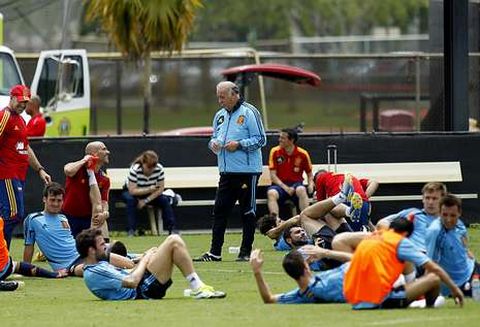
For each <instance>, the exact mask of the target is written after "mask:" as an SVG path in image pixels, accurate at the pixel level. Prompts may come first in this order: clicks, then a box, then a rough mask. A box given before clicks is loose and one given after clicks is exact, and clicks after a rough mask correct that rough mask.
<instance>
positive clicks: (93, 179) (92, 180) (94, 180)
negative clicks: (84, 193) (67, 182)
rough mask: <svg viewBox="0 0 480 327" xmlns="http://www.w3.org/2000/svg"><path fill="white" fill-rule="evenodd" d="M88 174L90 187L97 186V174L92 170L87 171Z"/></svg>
mask: <svg viewBox="0 0 480 327" xmlns="http://www.w3.org/2000/svg"><path fill="white" fill-rule="evenodd" d="M87 174H88V186H92V185H96V184H97V178H96V177H95V172H94V171H93V170H91V169H87Z"/></svg>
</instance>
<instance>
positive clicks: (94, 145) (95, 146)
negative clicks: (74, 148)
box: [85, 141, 105, 154]
mask: <svg viewBox="0 0 480 327" xmlns="http://www.w3.org/2000/svg"><path fill="white" fill-rule="evenodd" d="M104 146H105V144H103V142H100V141H94V142H90V143H88V144H87V146H86V147H85V154H95V153H97V152H98V150H99V149H101V148H102V147H104Z"/></svg>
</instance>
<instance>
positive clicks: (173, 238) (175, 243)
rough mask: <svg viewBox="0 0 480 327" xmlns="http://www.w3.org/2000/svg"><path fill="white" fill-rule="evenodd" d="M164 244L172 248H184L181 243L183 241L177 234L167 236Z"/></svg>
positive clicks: (183, 244) (183, 243)
mask: <svg viewBox="0 0 480 327" xmlns="http://www.w3.org/2000/svg"><path fill="white" fill-rule="evenodd" d="M165 242H167V243H168V244H170V246H172V247H185V242H184V241H183V239H182V238H181V237H180V235H178V234H172V235H169V236H168V237H167V238H166V239H165Z"/></svg>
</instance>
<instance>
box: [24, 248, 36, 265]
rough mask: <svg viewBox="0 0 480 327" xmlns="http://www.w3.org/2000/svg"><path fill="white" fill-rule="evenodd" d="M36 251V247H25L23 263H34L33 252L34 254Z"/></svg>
mask: <svg viewBox="0 0 480 327" xmlns="http://www.w3.org/2000/svg"><path fill="white" fill-rule="evenodd" d="M34 249H35V245H33V244H32V245H25V247H24V248H23V261H25V262H29V263H30V262H32V258H33V252H34Z"/></svg>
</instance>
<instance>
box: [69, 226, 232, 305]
mask: <svg viewBox="0 0 480 327" xmlns="http://www.w3.org/2000/svg"><path fill="white" fill-rule="evenodd" d="M76 242H77V243H76V244H77V250H78V253H80V257H81V258H82V259H84V260H85V266H84V268H83V269H84V274H83V279H84V281H85V284H86V286H87V288H88V289H89V290H90V291H91V292H92V293H93V294H94V295H95V296H97V297H98V298H100V299H102V300H136V299H161V298H163V297H164V296H165V293H166V292H167V289H168V288H169V287H170V285H172V279H171V277H172V272H173V267H174V266H177V267H178V268H179V269H180V271H181V272H182V274H183V276H185V278H186V279H187V281H188V282H189V283H190V288H191V290H192V292H191V295H192V297H194V298H196V299H208V298H224V297H225V296H226V294H225V293H224V292H220V291H215V290H214V289H213V287H211V286H208V285H206V284H204V283H203V282H202V280H201V279H200V277H199V276H198V275H197V273H196V272H195V270H194V269H193V263H192V258H191V257H190V254H189V253H188V250H187V246H186V245H185V242H184V241H183V240H182V239H181V238H180V236H178V235H170V236H169V237H167V238H166V239H165V241H164V242H163V243H162V244H160V246H158V247H154V248H151V249H150V250H148V251H146V252H145V254H144V255H143V257H142V258H141V259H140V261H139V263H138V264H137V266H136V267H135V269H134V270H132V271H131V272H129V271H127V270H122V269H118V268H115V267H114V266H112V265H111V264H109V263H108V262H107V261H105V260H106V259H107V256H106V252H105V248H106V246H105V240H104V239H103V237H102V233H101V231H100V230H98V229H87V230H84V231H82V232H81V233H80V234H78V236H77V239H76Z"/></svg>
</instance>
